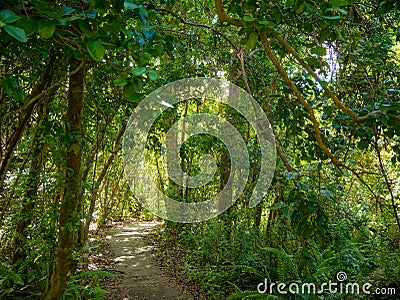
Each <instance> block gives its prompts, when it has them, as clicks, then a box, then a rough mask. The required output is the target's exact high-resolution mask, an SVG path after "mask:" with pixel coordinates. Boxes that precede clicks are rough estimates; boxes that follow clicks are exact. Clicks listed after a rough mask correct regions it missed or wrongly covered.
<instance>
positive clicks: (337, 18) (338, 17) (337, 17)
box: [322, 16, 340, 20]
mask: <svg viewBox="0 0 400 300" xmlns="http://www.w3.org/2000/svg"><path fill="white" fill-rule="evenodd" d="M322 18H324V19H327V20H339V19H340V16H322Z"/></svg>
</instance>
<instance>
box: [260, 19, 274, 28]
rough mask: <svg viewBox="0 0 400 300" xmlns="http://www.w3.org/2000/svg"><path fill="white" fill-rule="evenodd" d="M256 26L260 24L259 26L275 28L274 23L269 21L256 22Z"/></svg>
mask: <svg viewBox="0 0 400 300" xmlns="http://www.w3.org/2000/svg"><path fill="white" fill-rule="evenodd" d="M258 24H260V25H267V26H269V27H272V28H276V24H275V23H273V22H270V21H266V20H263V21H258Z"/></svg>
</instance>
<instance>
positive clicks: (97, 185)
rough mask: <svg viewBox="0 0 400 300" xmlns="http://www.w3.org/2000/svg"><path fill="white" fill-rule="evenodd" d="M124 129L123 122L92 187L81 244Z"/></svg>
mask: <svg viewBox="0 0 400 300" xmlns="http://www.w3.org/2000/svg"><path fill="white" fill-rule="evenodd" d="M125 129H126V124H123V125H122V126H121V128H120V130H119V132H118V135H117V138H116V139H115V143H114V150H113V152H112V153H111V154H110V156H109V157H108V159H107V161H106V163H105V164H104V166H103V169H102V170H101V173H100V175H99V177H98V178H97V181H96V183H95V186H94V188H93V191H92V197H91V199H90V206H89V211H88V222H87V224H85V228H84V232H83V236H82V240H81V243H82V244H84V243H86V241H87V238H88V232H89V225H90V221H91V219H92V214H93V212H94V208H95V205H96V200H97V194H98V192H99V188H100V186H101V183H102V181H103V179H104V177H105V176H106V174H107V171H108V168H109V167H110V165H111V163H112V162H113V160H114V158H115V156H116V155H117V153H118V150H119V148H120V146H121V139H122V136H123V134H124V132H125Z"/></svg>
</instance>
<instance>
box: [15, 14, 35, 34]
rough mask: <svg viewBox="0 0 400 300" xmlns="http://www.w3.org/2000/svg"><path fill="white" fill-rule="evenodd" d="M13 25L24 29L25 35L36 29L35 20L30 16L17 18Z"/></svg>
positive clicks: (32, 32)
mask: <svg viewBox="0 0 400 300" xmlns="http://www.w3.org/2000/svg"><path fill="white" fill-rule="evenodd" d="M15 25H17V26H18V27H20V28H22V29H23V30H24V31H25V34H26V36H31V35H32V34H34V33H35V31H36V29H37V27H36V21H35V20H34V19H32V18H22V19H20V20H18V22H17V23H15Z"/></svg>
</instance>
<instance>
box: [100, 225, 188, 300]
mask: <svg viewBox="0 0 400 300" xmlns="http://www.w3.org/2000/svg"><path fill="white" fill-rule="evenodd" d="M156 225H158V224H157V223H149V222H142V223H133V224H124V225H119V226H118V227H116V228H115V229H114V230H113V232H111V233H110V235H109V236H108V237H107V238H108V239H109V243H110V245H111V251H112V252H113V253H114V255H115V262H116V264H117V268H118V270H120V271H121V273H122V275H121V276H122V277H123V279H122V283H121V285H123V286H122V289H121V290H123V291H124V293H126V295H121V298H120V299H126V300H128V299H140V300H142V299H143V300H159V299H171V300H175V299H185V300H186V299H193V297H191V296H190V295H186V294H184V293H182V292H181V291H180V289H179V287H178V286H177V285H176V283H174V282H173V281H172V280H170V279H169V278H168V277H165V275H164V274H163V273H162V271H161V270H160V269H159V268H158V267H157V266H156V265H155V263H154V261H153V260H152V258H151V250H152V246H149V245H148V244H147V243H146V239H145V235H147V234H149V233H151V231H152V230H153V229H154V227H155V226H156Z"/></svg>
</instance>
